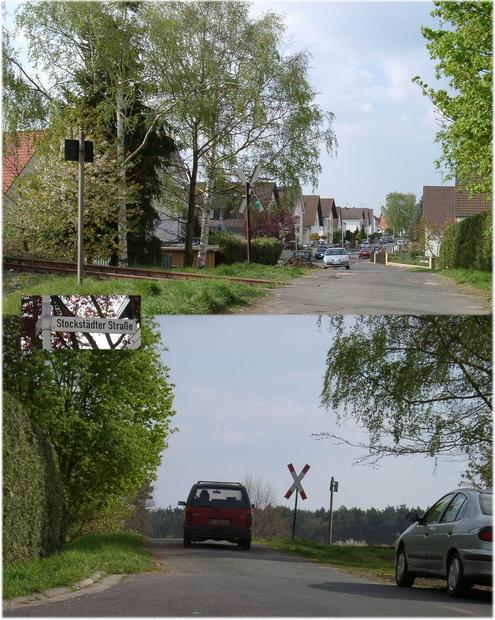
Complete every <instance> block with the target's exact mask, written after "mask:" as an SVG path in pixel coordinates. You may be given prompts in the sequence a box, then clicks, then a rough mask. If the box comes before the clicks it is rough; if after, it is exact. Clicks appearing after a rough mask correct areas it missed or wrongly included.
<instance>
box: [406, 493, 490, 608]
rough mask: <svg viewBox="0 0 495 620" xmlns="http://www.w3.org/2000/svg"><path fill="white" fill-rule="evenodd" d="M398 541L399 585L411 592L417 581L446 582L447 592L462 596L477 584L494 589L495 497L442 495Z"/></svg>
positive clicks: (414, 516)
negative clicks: (494, 532) (494, 521)
mask: <svg viewBox="0 0 495 620" xmlns="http://www.w3.org/2000/svg"><path fill="white" fill-rule="evenodd" d="M406 519H407V520H408V521H411V522H412V523H413V524H412V525H411V526H410V527H408V528H407V530H406V531H405V532H403V534H402V535H401V536H400V538H399V541H398V544H397V547H396V554H395V558H396V559H395V581H396V583H397V585H398V586H402V587H410V586H412V585H413V583H414V580H415V578H416V577H429V578H431V577H433V578H437V579H446V580H447V592H448V593H449V594H450V595H451V596H462V595H463V594H464V593H465V592H466V590H467V589H468V588H469V587H470V586H472V585H474V584H484V585H491V584H492V554H493V552H492V545H493V543H492V494H491V493H490V492H488V491H479V490H476V489H456V490H455V491H451V492H450V493H447V495H444V496H443V497H442V498H441V499H439V500H438V501H437V502H435V504H433V506H432V507H431V508H430V509H429V510H428V511H427V512H426V514H425V515H423V516H422V517H420V516H419V515H418V514H417V513H415V512H408V513H407V515H406Z"/></svg>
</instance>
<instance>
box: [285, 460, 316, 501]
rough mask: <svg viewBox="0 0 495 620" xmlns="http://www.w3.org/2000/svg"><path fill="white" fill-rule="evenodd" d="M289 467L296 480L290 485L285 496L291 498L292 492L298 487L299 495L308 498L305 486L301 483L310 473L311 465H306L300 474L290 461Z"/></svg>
mask: <svg viewBox="0 0 495 620" xmlns="http://www.w3.org/2000/svg"><path fill="white" fill-rule="evenodd" d="M287 467H288V468H289V471H290V473H291V476H292V478H293V479H294V482H293V483H292V486H291V487H290V489H289V490H288V491H287V493H286V494H285V498H286V499H289V497H290V496H291V495H292V493H293V492H294V491H295V490H296V489H297V490H298V491H299V495H300V496H301V497H302V498H303V499H306V497H307V495H306V493H305V492H304V489H303V486H302V484H301V480H302V479H303V478H304V476H305V475H306V474H307V473H308V471H309V468H310V466H309V465H305V466H304V467H303V468H302V470H301V473H300V474H296V470H295V469H294V465H293V464H292V463H289V464H288V465H287Z"/></svg>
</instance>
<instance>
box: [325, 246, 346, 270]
mask: <svg viewBox="0 0 495 620" xmlns="http://www.w3.org/2000/svg"><path fill="white" fill-rule="evenodd" d="M323 267H324V268H325V269H326V268H327V267H345V268H346V269H350V268H351V257H350V256H349V253H348V252H347V250H346V249H344V248H328V249H327V250H325V255H324V256H323Z"/></svg>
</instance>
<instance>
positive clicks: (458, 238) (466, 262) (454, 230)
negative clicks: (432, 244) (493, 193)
mask: <svg viewBox="0 0 495 620" xmlns="http://www.w3.org/2000/svg"><path fill="white" fill-rule="evenodd" d="M438 266H439V268H440V269H453V268H459V267H460V268H464V269H479V270H481V271H489V272H491V270H492V213H491V211H488V212H487V213H480V214H478V215H474V216H472V217H468V218H466V219H465V220H462V221H460V222H455V223H453V224H449V226H447V228H446V229H445V232H444V234H443V236H442V243H441V246H440V256H439V261H438Z"/></svg>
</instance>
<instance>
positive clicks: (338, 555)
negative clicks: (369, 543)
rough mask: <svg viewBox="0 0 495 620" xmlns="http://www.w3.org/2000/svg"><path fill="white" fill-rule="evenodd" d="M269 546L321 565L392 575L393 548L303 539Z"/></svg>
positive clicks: (289, 540) (274, 543)
mask: <svg viewBox="0 0 495 620" xmlns="http://www.w3.org/2000/svg"><path fill="white" fill-rule="evenodd" d="M268 544H269V545H270V546H273V547H275V549H280V550H281V551H286V552H289V553H293V554H294V555H298V556H302V557H304V558H309V559H311V560H316V561H317V562H321V563H323V564H331V565H332V566H341V567H345V568H353V569H362V570H364V571H366V573H368V574H369V573H371V574H376V575H380V576H392V575H393V574H394V560H395V551H394V549H393V547H363V546H362V545H342V546H341V545H332V546H329V545H328V544H321V543H319V544H318V543H314V542H311V541H308V540H304V539H303V538H296V539H294V540H292V539H286V540H283V541H268Z"/></svg>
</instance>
